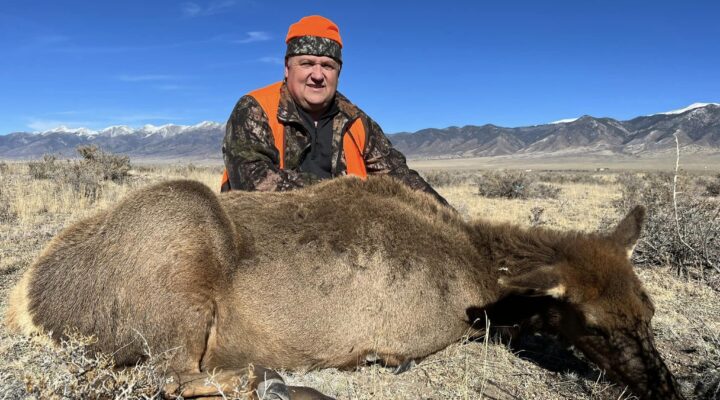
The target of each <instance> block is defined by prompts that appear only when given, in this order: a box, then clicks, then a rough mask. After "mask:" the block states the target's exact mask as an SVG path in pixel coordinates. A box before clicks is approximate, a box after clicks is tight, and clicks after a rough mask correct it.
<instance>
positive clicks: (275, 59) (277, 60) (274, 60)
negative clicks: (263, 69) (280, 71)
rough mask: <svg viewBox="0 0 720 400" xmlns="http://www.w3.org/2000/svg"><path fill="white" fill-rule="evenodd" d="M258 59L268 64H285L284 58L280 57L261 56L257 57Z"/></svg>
mask: <svg viewBox="0 0 720 400" xmlns="http://www.w3.org/2000/svg"><path fill="white" fill-rule="evenodd" d="M258 61H260V62H263V63H268V64H277V65H283V64H285V60H283V59H282V58H280V57H262V58H258Z"/></svg>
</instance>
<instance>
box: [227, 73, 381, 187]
mask: <svg viewBox="0 0 720 400" xmlns="http://www.w3.org/2000/svg"><path fill="white" fill-rule="evenodd" d="M282 85H283V82H282V81H280V82H276V83H273V84H272V85H269V86H265V87H264V88H260V89H257V90H254V91H252V92H250V93H249V96H252V97H254V98H255V100H257V102H258V103H259V104H260V107H262V109H263V111H265V115H267V117H268V122H269V123H270V130H271V131H272V134H273V139H274V141H275V148H276V149H277V150H278V152H279V153H280V169H284V168H285V126H284V125H283V124H282V122H280V120H278V117H277V114H278V107H279V105H280V87H281V86H282ZM364 150H365V127H364V126H363V123H362V121H361V120H360V118H357V119H355V120H354V121H353V122H352V123H351V124H350V129H348V132H346V134H345V135H344V136H343V153H344V155H345V164H346V166H347V173H348V175H356V176H359V177H360V178H363V179H365V178H367V170H366V169H365V158H364V157H363V151H364ZM229 182H230V178H229V176H228V172H227V169H225V171H224V172H223V176H222V181H221V183H220V185H221V186H223V185H225V184H229Z"/></svg>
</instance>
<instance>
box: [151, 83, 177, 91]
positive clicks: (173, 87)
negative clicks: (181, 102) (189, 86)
mask: <svg viewBox="0 0 720 400" xmlns="http://www.w3.org/2000/svg"><path fill="white" fill-rule="evenodd" d="M155 88H156V89H160V90H180V89H183V87H182V86H180V85H172V84H168V85H156V86H155Z"/></svg>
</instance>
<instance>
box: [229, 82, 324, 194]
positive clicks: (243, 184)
mask: <svg viewBox="0 0 720 400" xmlns="http://www.w3.org/2000/svg"><path fill="white" fill-rule="evenodd" d="M222 152H223V159H224V161H225V168H226V169H227V172H228V178H229V181H230V188H231V189H233V190H238V189H240V190H258V191H282V190H291V189H296V188H299V187H303V186H307V185H309V184H312V183H314V182H316V181H317V179H316V178H314V177H313V176H312V175H310V174H306V173H299V172H296V171H288V170H282V169H280V154H279V152H278V151H277V149H276V148H275V141H274V139H273V134H272V131H271V129H270V124H269V123H268V119H267V115H266V114H265V111H263V109H262V107H261V106H260V104H259V103H258V102H257V100H255V98H253V97H252V96H243V97H242V98H240V100H239V101H238V102H237V104H236V105H235V108H234V109H233V112H232V114H230V118H229V119H228V122H227V125H226V127H225V139H224V140H223V146H222Z"/></svg>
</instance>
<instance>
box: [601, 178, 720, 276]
mask: <svg viewBox="0 0 720 400" xmlns="http://www.w3.org/2000/svg"><path fill="white" fill-rule="evenodd" d="M673 179H674V175H673V174H670V173H653V174H629V173H628V174H623V175H621V176H620V177H619V178H618V183H620V184H621V190H622V196H621V198H620V199H619V200H617V201H616V202H615V204H614V206H615V208H616V209H617V210H618V212H619V213H621V214H624V213H626V212H628V211H629V210H630V209H631V208H632V207H634V206H635V205H637V204H642V205H645V206H646V207H647V210H648V213H647V221H646V223H645V225H644V227H643V234H642V236H641V238H640V240H639V241H638V245H637V246H636V248H635V252H634V254H633V261H634V262H635V263H636V264H638V265H644V266H658V265H667V264H670V265H672V266H673V267H675V268H676V269H677V272H678V273H680V274H682V275H685V276H688V277H692V278H696V279H700V280H703V281H705V282H708V283H709V284H710V285H711V286H713V287H715V288H718V289H720V279H719V278H720V201H718V200H716V199H712V198H707V197H704V196H703V195H702V193H701V192H700V191H699V190H698V189H697V188H698V187H699V186H698V185H696V184H695V182H694V181H693V179H692V178H689V177H686V176H679V177H678V187H677V191H678V194H677V196H676V198H675V199H674V198H673Z"/></svg>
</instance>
